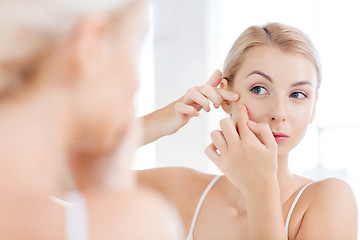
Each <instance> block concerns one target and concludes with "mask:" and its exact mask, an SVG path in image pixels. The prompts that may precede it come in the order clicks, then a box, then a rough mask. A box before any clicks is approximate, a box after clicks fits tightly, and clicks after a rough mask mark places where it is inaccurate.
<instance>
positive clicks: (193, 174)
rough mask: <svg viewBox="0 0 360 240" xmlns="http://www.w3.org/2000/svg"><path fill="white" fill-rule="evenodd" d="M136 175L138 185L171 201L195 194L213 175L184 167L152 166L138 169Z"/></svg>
mask: <svg viewBox="0 0 360 240" xmlns="http://www.w3.org/2000/svg"><path fill="white" fill-rule="evenodd" d="M137 175H138V181H139V184H140V185H142V186H146V187H149V188H151V189H153V190H156V191H158V192H160V193H161V194H162V195H165V197H166V198H167V199H168V200H170V201H171V202H173V200H176V199H178V200H180V199H182V198H188V197H189V196H191V195H194V194H195V195H197V194H196V193H198V192H199V191H201V189H203V188H205V187H206V185H207V184H208V183H209V181H211V179H212V178H213V177H214V176H213V175H210V174H205V173H201V172H199V171H196V170H193V169H190V168H185V167H164V168H154V169H148V170H142V171H138V172H137ZM200 194H201V193H200ZM195 197H197V196H195Z"/></svg>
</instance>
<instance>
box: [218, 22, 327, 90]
mask: <svg viewBox="0 0 360 240" xmlns="http://www.w3.org/2000/svg"><path fill="white" fill-rule="evenodd" d="M259 46H274V47H277V48H279V49H281V50H283V51H285V52H295V53H300V54H303V55H305V56H307V57H308V58H309V59H310V60H311V61H312V62H313V63H314V66H315V68H316V73H317V79H318V84H317V89H318V88H319V87H320V84H321V65H320V60H319V57H318V54H317V51H316V49H315V47H314V45H313V43H312V42H311V40H310V39H309V37H308V36H307V35H306V34H305V33H303V32H302V31H300V30H299V29H297V28H294V27H291V26H287V25H284V24H280V23H269V24H266V25H264V26H252V27H249V28H248V29H246V30H245V31H244V32H243V33H242V34H241V35H240V36H239V38H238V39H236V41H235V42H234V44H233V46H232V48H231V49H230V52H229V53H228V55H227V57H226V59H225V62H224V69H223V74H224V78H226V79H227V80H228V81H229V84H231V82H232V80H233V79H234V78H235V76H236V74H237V72H238V71H239V69H240V68H241V65H242V63H243V62H244V61H245V59H246V56H247V54H248V52H249V51H250V50H251V49H253V48H255V47H259Z"/></svg>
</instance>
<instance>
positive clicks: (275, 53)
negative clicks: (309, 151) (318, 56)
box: [230, 46, 317, 157]
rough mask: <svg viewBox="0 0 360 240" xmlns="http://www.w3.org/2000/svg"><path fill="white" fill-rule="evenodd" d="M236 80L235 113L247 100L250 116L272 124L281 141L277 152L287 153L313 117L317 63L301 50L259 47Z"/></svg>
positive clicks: (234, 113)
mask: <svg viewBox="0 0 360 240" xmlns="http://www.w3.org/2000/svg"><path fill="white" fill-rule="evenodd" d="M233 81H234V82H233V86H232V89H233V90H234V91H236V92H238V93H239V94H240V96H241V97H240V100H239V101H238V102H235V103H231V104H232V105H231V106H230V107H231V113H232V116H233V117H234V116H237V114H236V113H237V111H238V107H239V105H241V104H244V105H245V106H246V107H247V109H248V113H249V119H250V120H252V121H255V122H258V123H267V124H269V126H270V128H271V130H272V132H273V134H274V137H275V140H276V142H277V143H278V156H284V157H285V156H287V154H288V152H289V151H290V150H291V149H293V148H294V147H295V146H296V145H297V144H298V143H299V142H300V140H301V139H302V138H303V136H304V135H305V132H306V129H307V126H308V124H309V123H310V122H311V121H312V119H313V117H314V111H315V104H316V100H317V90H316V88H317V75H316V70H315V66H314V64H313V63H312V62H311V61H310V60H309V59H308V58H307V57H306V56H305V55H302V54H298V53H289V52H284V51H282V50H280V49H279V48H276V47H270V46H266V47H257V48H255V49H252V50H251V51H250V52H249V53H248V56H247V58H246V60H245V62H244V63H243V65H242V67H241V69H240V70H239V72H238V73H237V75H236V77H235V79H234V80H233ZM235 120H236V119H235Z"/></svg>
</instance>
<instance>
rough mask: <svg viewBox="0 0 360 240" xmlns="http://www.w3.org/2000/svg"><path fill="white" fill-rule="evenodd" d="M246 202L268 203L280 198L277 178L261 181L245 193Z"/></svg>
mask: <svg viewBox="0 0 360 240" xmlns="http://www.w3.org/2000/svg"><path fill="white" fill-rule="evenodd" d="M244 196H245V200H246V201H247V202H249V203H255V202H267V201H269V200H271V199H273V198H278V197H280V188H279V184H278V181H277V177H271V178H267V179H263V180H260V179H259V181H258V182H257V183H256V184H254V185H253V186H250V187H249V188H248V189H246V190H245V191H244Z"/></svg>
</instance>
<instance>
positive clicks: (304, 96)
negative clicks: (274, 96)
mask: <svg viewBox="0 0 360 240" xmlns="http://www.w3.org/2000/svg"><path fill="white" fill-rule="evenodd" d="M258 89H264V90H265V91H266V93H267V94H266V95H268V91H267V89H266V88H264V87H262V86H254V87H253V88H251V90H250V91H251V92H252V93H253V94H255V95H265V94H260V93H257V92H255V91H256V90H258ZM295 94H296V95H298V94H301V95H303V97H301V98H299V97H294V95H295ZM289 97H294V98H295V99H298V100H301V99H305V98H308V96H307V95H306V94H305V93H303V92H293V93H291V94H290V95H289Z"/></svg>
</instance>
